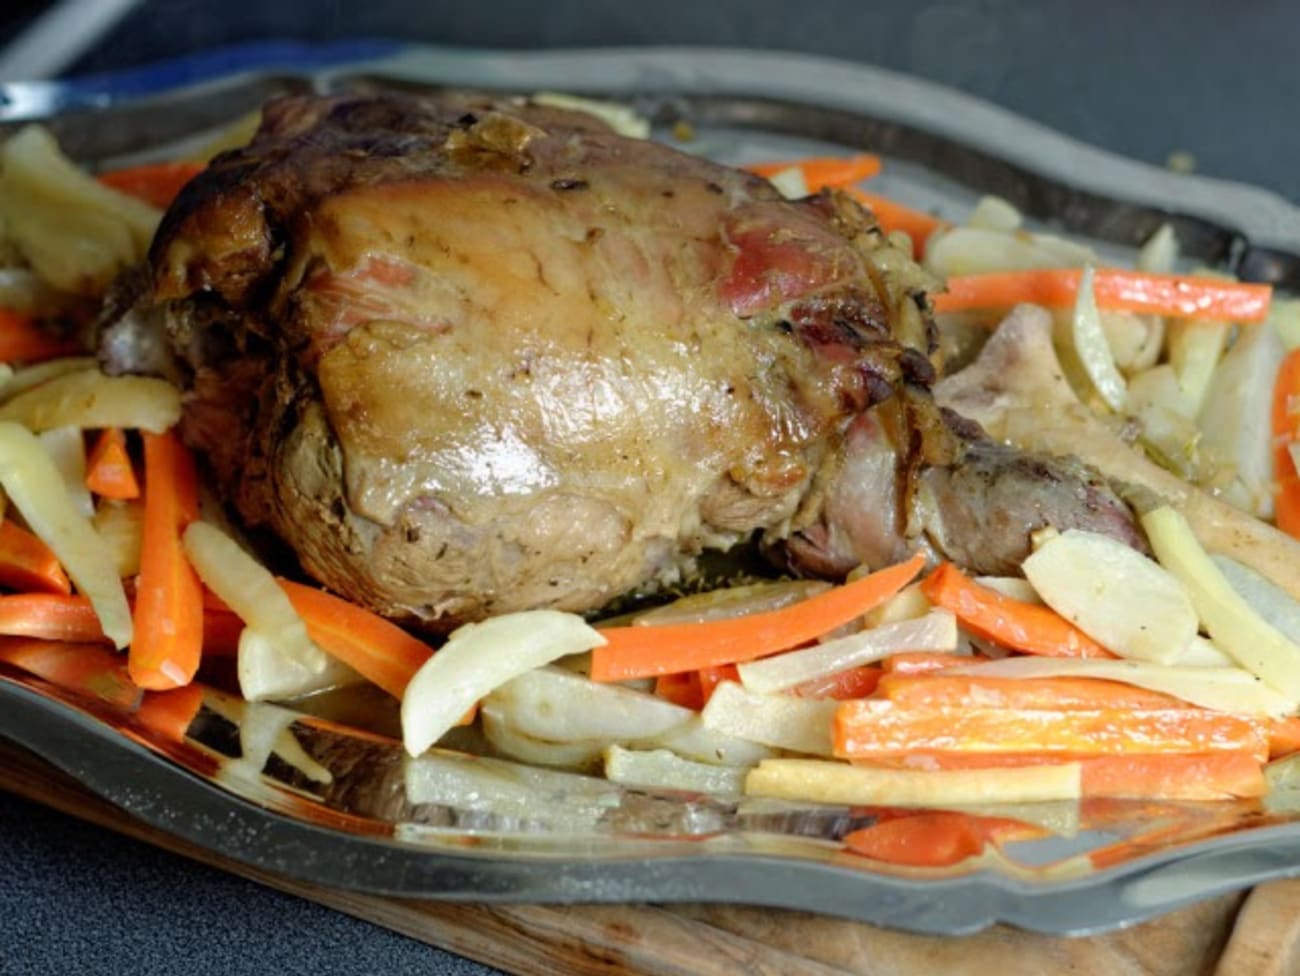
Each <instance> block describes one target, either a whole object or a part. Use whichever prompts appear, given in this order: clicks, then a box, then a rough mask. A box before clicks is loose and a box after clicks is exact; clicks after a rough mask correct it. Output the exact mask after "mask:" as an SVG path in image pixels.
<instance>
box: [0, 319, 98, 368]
mask: <svg viewBox="0 0 1300 976" xmlns="http://www.w3.org/2000/svg"><path fill="white" fill-rule="evenodd" d="M80 351H81V345H80V344H79V343H77V342H74V341H72V340H70V339H60V338H58V337H57V336H52V335H50V334H49V333H47V332H46V331H45V330H44V329H42V328H41V327H40V326H39V325H38V324H37V322H36V320H35V319H34V318H32V317H31V316H30V315H24V314H23V313H22V312H16V311H14V310H13V309H9V308H0V362H3V363H11V362H20V363H34V362H38V361H39V360H42V359H53V358H55V357H56V356H72V355H75V354H76V353H78V352H80Z"/></svg>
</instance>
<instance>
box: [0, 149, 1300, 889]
mask: <svg viewBox="0 0 1300 976" xmlns="http://www.w3.org/2000/svg"><path fill="white" fill-rule="evenodd" d="M882 165H883V164H882V162H881V160H880V159H879V158H877V157H875V156H870V155H859V156H855V157H846V158H843V159H838V158H835V159H832V158H825V159H809V160H802V161H795V162H790V163H786V162H777V163H763V164H755V165H754V166H753V167H752V170H753V171H754V172H756V173H759V174H760V175H763V176H765V177H767V178H769V179H770V180H771V181H772V182H773V184H775V185H776V186H777V187H778V188H779V189H780V190H781V192H782V193H783V194H785V195H786V196H788V197H792V198H798V197H803V196H805V195H807V194H809V193H813V192H817V191H820V190H822V189H824V188H827V187H830V188H839V189H840V190H842V192H845V193H848V194H850V195H852V196H855V197H857V198H858V199H859V200H860V201H861V202H863V203H864V204H865V205H866V206H867V207H868V208H870V209H871V211H872V212H873V213H874V215H875V218H876V219H877V220H878V221H879V224H880V226H881V228H882V229H883V230H884V231H885V232H886V233H888V234H890V235H892V236H893V239H894V240H895V241H896V242H898V243H901V244H903V245H905V246H907V247H910V248H911V250H912V252H913V253H914V255H915V256H916V257H917V259H918V260H920V261H921V263H922V265H923V266H924V267H925V268H926V269H927V270H928V271H930V272H932V273H933V274H935V275H937V276H939V277H941V278H942V279H943V280H945V281H946V290H944V291H942V292H940V293H938V294H936V295H934V296H932V298H933V307H934V310H935V312H936V313H937V314H938V317H939V318H938V321H939V325H940V329H941V333H942V337H943V347H944V351H945V353H946V354H947V356H948V358H949V363H950V366H951V368H952V374H953V375H952V376H950V378H949V379H948V380H945V381H944V382H942V383H940V384H939V386H938V387H937V388H936V396H937V398H938V400H939V402H940V403H941V404H945V405H955V406H957V407H958V408H959V409H962V410H963V411H965V412H968V413H969V415H971V416H973V417H974V419H977V420H979V421H980V422H982V423H983V424H984V426H985V428H986V430H988V432H989V433H990V434H992V435H993V436H994V437H995V438H997V439H999V440H1002V441H1003V442H1005V443H1008V444H1013V445H1016V446H1018V447H1024V448H1027V449H1040V450H1041V449H1046V450H1051V451H1055V452H1056V453H1061V454H1065V453H1078V454H1079V456H1081V457H1083V459H1084V460H1085V461H1087V462H1088V463H1090V464H1092V465H1094V466H1096V467H1097V468H1098V469H1099V470H1101V471H1102V473H1103V474H1105V475H1107V476H1108V477H1110V478H1112V479H1114V480H1115V481H1117V482H1123V483H1124V484H1125V486H1126V487H1127V488H1130V489H1133V493H1134V497H1133V498H1126V500H1127V501H1129V503H1130V504H1132V505H1133V506H1134V507H1135V508H1136V509H1137V510H1138V511H1139V512H1140V515H1141V517H1140V524H1141V528H1142V531H1143V533H1144V534H1145V541H1146V543H1147V544H1148V545H1149V551H1141V550H1140V549H1139V548H1134V547H1131V546H1129V545H1127V544H1125V543H1124V542H1122V541H1119V540H1118V539H1116V538H1114V537H1112V536H1111V535H1106V534H1102V533H1099V532H1092V531H1087V530H1083V529H1077V528H1068V529H1065V530H1063V531H1057V530H1054V529H1051V528H1048V529H1045V530H1042V531H1040V532H1038V533H1037V534H1036V536H1035V538H1034V545H1033V551H1032V553H1031V554H1030V555H1029V556H1028V558H1025V559H1024V560H1023V561H1022V562H1021V564H1020V565H1019V567H1018V571H1017V572H1015V573H1013V574H1007V575H999V576H976V575H974V574H971V573H969V572H968V571H967V570H966V569H965V568H964V567H962V566H959V565H957V564H956V563H955V562H953V561H951V560H948V559H942V558H936V557H935V555H934V553H931V552H926V553H922V552H917V553H916V554H914V555H911V556H910V558H906V559H902V560H900V561H897V562H896V563H894V564H893V565H887V566H883V567H879V568H876V569H875V570H874V571H866V570H865V569H860V570H857V571H854V572H853V573H851V574H850V575H849V578H848V579H847V580H846V581H844V582H842V583H839V584H834V585H833V584H831V583H826V582H820V581H812V580H791V579H778V580H772V581H765V582H755V583H749V584H745V585H737V586H733V587H729V588H724V589H720V590H715V591H712V592H708V593H703V594H696V595H692V596H687V597H683V598H681V599H678V600H676V601H675V602H672V603H668V604H665V605H662V606H659V607H656V608H654V609H650V610H645V611H641V612H638V613H635V614H631V615H625V616H623V617H620V618H618V619H606V620H601V619H591V620H588V619H584V618H583V617H580V616H577V615H575V614H572V613H565V612H561V611H558V610H550V609H541V610H523V611H520V612H516V613H508V614H503V615H500V616H496V617H493V618H490V619H488V620H485V621H482V622H479V623H471V624H466V625H464V626H462V627H460V628H459V629H458V630H455V631H454V632H453V633H451V634H450V636H449V637H448V638H447V639H446V640H445V642H441V643H440V644H439V645H438V646H435V642H432V641H430V640H428V639H426V638H423V637H417V636H414V635H413V634H412V633H411V632H408V630H406V629H403V628H402V627H400V626H398V625H397V624H395V623H393V622H390V621H389V620H386V619H384V618H382V617H380V616H378V615H377V614H375V613H373V612H371V611H370V610H367V609H364V608H362V607H361V606H359V605H357V604H356V603H353V602H350V601H348V600H345V599H342V598H341V597H339V596H336V595H334V594H332V593H330V592H327V591H326V590H324V589H322V588H320V587H318V586H316V585H311V584H308V583H304V582H301V581H298V580H294V579H288V578H284V577H281V576H277V575H276V574H275V573H273V572H272V569H271V568H268V566H267V565H266V564H265V563H264V562H263V561H262V560H261V559H259V558H258V556H256V555H255V554H254V553H255V549H254V548H253V547H252V546H250V545H249V543H248V542H247V540H246V539H245V538H244V537H243V535H242V534H241V531H240V529H239V528H238V526H236V525H234V524H232V523H231V522H229V521H228V520H227V518H226V517H225V515H224V513H223V509H222V506H221V505H220V504H219V503H218V502H217V501H216V500H215V499H214V498H213V497H212V496H211V495H210V494H209V492H207V490H206V489H205V483H204V474H203V469H202V465H201V461H202V459H198V461H197V462H196V459H195V457H193V456H192V455H191V453H190V451H189V450H188V449H187V448H186V446H185V445H184V444H183V443H182V440H181V438H180V436H179V434H178V431H177V423H178V421H179V418H180V416H181V411H182V402H181V396H180V394H179V393H178V391H177V389H176V388H175V387H174V386H173V385H172V384H171V383H169V382H167V381H165V380H163V379H158V378H152V377H144V376H109V375H105V374H104V373H103V372H101V370H100V368H99V367H98V365H97V363H96V360H95V359H94V358H90V357H91V355H92V354H93V352H94V350H93V349H90V348H89V347H88V345H87V344H86V343H85V342H84V341H83V336H85V335H87V334H89V332H90V328H89V326H90V323H91V321H92V320H93V317H94V315H95V314H96V308H97V305H98V302H99V301H100V300H101V299H102V298H103V296H104V295H105V294H106V293H107V292H108V291H109V289H110V286H111V285H112V283H113V282H114V280H115V279H116V278H117V277H118V276H119V275H120V274H122V273H123V272H126V271H129V269H131V268H132V267H134V266H135V265H137V264H138V263H139V262H140V261H141V260H142V259H143V257H144V255H145V251H146V249H147V247H148V245H149V241H150V239H151V237H152V235H153V232H154V229H155V228H156V226H157V224H158V221H159V219H160V217H161V208H164V207H166V206H167V204H168V203H169V201H170V200H171V199H172V198H173V197H174V195H175V194H176V193H177V192H178V191H179V189H180V188H181V187H182V186H183V185H184V183H185V182H186V181H187V180H188V179H190V178H191V177H192V176H193V175H194V174H196V173H197V172H199V171H201V170H202V167H203V162H202V161H194V160H175V161H170V162H167V163H165V164H158V165H149V166H143V167H137V168H133V169H130V170H125V171H116V172H110V173H104V174H100V175H99V176H98V177H97V178H92V177H91V176H89V175H86V174H85V173H83V172H82V171H81V170H79V169H78V168H77V167H76V166H74V165H73V164H72V163H70V162H69V161H67V160H66V159H65V158H64V157H63V156H62V155H61V153H60V152H59V150H58V147H57V146H56V145H55V144H54V142H53V140H52V139H51V137H50V136H49V135H48V134H47V133H45V132H43V131H42V130H40V129H37V128H29V129H24V130H22V131H20V132H18V133H16V134H15V135H13V136H11V137H10V138H9V139H8V140H7V141H6V142H5V143H4V144H3V146H2V147H0V264H2V265H3V267H0V362H3V363H4V365H3V367H0V370H2V373H3V377H2V380H0V486H2V487H3V491H4V500H5V508H4V517H3V521H0V589H2V590H3V594H0V661H2V662H4V663H5V664H7V665H10V666H12V667H14V668H17V669H20V670H22V671H26V672H29V673H31V674H34V675H36V676H38V677H39V678H41V679H43V680H45V681H47V682H49V683H50V684H52V685H55V686H58V687H60V688H62V689H64V690H66V691H67V692H69V693H73V694H76V695H80V696H84V697H87V698H89V699H92V700H94V701H96V702H99V703H100V704H102V705H104V706H106V707H112V708H115V709H119V710H125V711H127V712H129V713H130V714H131V715H132V716H133V719H134V722H135V724H136V725H137V726H138V728H139V730H140V732H141V734H142V735H144V736H147V737H148V736H154V737H162V738H165V739H171V740H179V739H180V738H182V737H183V735H184V732H185V729H186V727H187V726H188V724H189V723H190V721H191V720H192V719H193V717H194V716H195V715H196V714H197V712H198V710H199V709H200V708H201V707H202V704H203V701H204V696H205V693H209V694H210V688H211V687H213V683H214V682H215V683H216V686H217V687H218V688H219V687H220V684H221V681H222V679H221V677H220V675H222V674H224V673H231V672H233V674H234V676H235V683H236V684H237V689H232V688H229V687H228V688H227V689H226V690H227V691H230V690H237V691H238V692H239V694H241V695H242V697H243V698H244V699H246V700H248V701H253V702H258V701H274V702H280V703H288V704H289V706H290V707H310V704H309V703H310V696H312V695H313V694H315V693H318V692H321V691H323V690H326V689H331V688H336V687H339V686H343V685H348V684H356V683H360V682H368V683H371V684H373V685H375V686H377V687H378V688H380V689H382V690H383V691H384V692H386V693H387V695H388V696H390V697H391V698H392V699H393V700H394V703H396V702H400V719H401V731H402V736H403V739H404V744H405V747H406V749H407V751H408V752H409V753H410V755H412V756H428V757H430V759H431V761H434V765H426V766H421V767H420V768H419V770H418V771H417V772H413V773H412V780H411V789H412V790H416V791H417V792H422V795H436V796H438V797H439V798H441V799H442V801H443V802H450V801H448V800H447V799H446V796H447V794H446V789H447V788H449V787H447V784H448V783H453V782H455V781H456V780H455V775H458V774H455V773H454V772H453V771H452V767H450V766H448V767H447V772H446V776H447V777H449V778H448V779H446V780H445V782H443V783H442V785H441V786H439V785H438V784H437V783H435V782H434V781H433V780H431V779H429V778H430V777H434V778H435V779H436V777H437V776H438V775H440V774H438V773H437V769H438V768H440V767H437V765H436V761H437V760H438V757H439V756H440V755H441V753H439V752H438V750H437V745H438V743H439V742H440V741H442V740H443V739H444V737H445V736H447V735H448V734H449V733H451V734H453V735H455V734H456V732H454V731H453V730H457V729H459V730H460V732H461V733H463V732H464V729H465V727H467V726H471V725H473V726H476V727H477V729H478V731H479V732H480V733H481V740H482V741H483V742H484V743H486V748H487V750H488V751H490V752H491V753H492V754H494V755H496V756H498V757H504V758H509V759H515V760H518V761H520V762H523V763H528V764H533V765H537V766H544V767H555V768H561V769H568V770H576V771H582V772H586V773H601V774H603V775H604V776H605V777H607V778H608V779H609V780H612V781H614V782H616V783H621V784H625V785H628V786H633V787H641V788H649V789H659V790H683V791H688V792H708V793H718V794H724V795H733V794H749V795H756V796H767V797H780V798H789V799H797V800H806V801H815V802H827V803H835V804H851V805H872V806H880V807H889V808H895V813H894V814H891V815H890V816H882V817H881V818H880V820H879V822H877V823H876V824H875V825H874V826H872V827H869V828H866V829H864V830H862V831H859V832H857V833H855V834H852V835H850V837H848V838H846V841H845V843H846V845H847V846H848V847H849V849H851V850H854V851H856V852H858V853H859V854H862V855H864V856H866V857H870V858H874V859H877V860H880V861H886V862H894V863H904V864H911V865H919V866H942V865H945V864H951V863H955V862H957V861H960V860H963V859H965V858H968V857H971V856H975V855H978V854H979V853H980V852H981V851H982V850H983V849H984V847H985V845H986V844H987V843H988V842H990V841H1000V840H1005V839H1007V838H1017V837H1023V836H1032V835H1033V832H1034V829H1035V828H1034V827H1033V826H1031V825H1027V824H1026V823H1025V822H1024V821H1023V820H1021V819H1017V818H1016V817H1014V816H1006V817H1001V816H988V815H981V816H975V815H972V814H969V813H955V812H951V810H950V811H946V812H932V813H924V814H921V813H916V812H914V809H913V808H934V807H937V808H953V809H957V808H962V807H967V806H970V805H974V804H988V803H994V804H1018V803H1031V802H1038V801H1050V800H1065V801H1073V800H1079V799H1081V798H1095V797H1144V798H1152V799H1161V800H1179V801H1183V800H1186V801H1218V800H1260V799H1262V798H1265V797H1267V795H1268V794H1269V792H1270V784H1271V783H1274V782H1276V783H1279V784H1284V785H1285V784H1289V783H1290V781H1291V779H1292V778H1293V776H1294V773H1295V770H1294V769H1293V768H1292V767H1293V766H1294V765H1295V763H1297V762H1300V759H1297V758H1296V757H1297V756H1300V714H1298V713H1300V561H1296V553H1297V552H1300V548H1297V545H1296V543H1295V541H1294V540H1295V538H1298V537H1300V474H1297V470H1298V468H1300V306H1298V305H1297V304H1296V303H1294V302H1293V301H1292V300H1290V299H1285V298H1282V297H1279V296H1275V295H1273V294H1272V291H1271V289H1270V288H1268V287H1266V286H1261V285H1257V284H1248V283H1242V282H1238V281H1234V280H1232V279H1231V278H1229V277H1227V276H1225V275H1223V274H1222V273H1220V272H1217V271H1214V270H1212V269H1186V268H1185V267H1184V265H1185V262H1184V261H1183V260H1182V259H1181V257H1180V255H1179V250H1178V243H1177V241H1176V239H1175V238H1174V235H1173V233H1172V231H1171V230H1170V228H1168V227H1165V228H1162V229H1161V230H1160V231H1159V232H1157V233H1156V234H1155V235H1154V236H1153V237H1152V238H1151V239H1150V240H1149V241H1148V242H1147V243H1146V245H1145V246H1144V247H1143V248H1142V249H1141V251H1140V253H1139V254H1138V255H1137V258H1136V262H1135V266H1134V267H1121V266H1117V265H1116V263H1115V262H1114V261H1110V262H1107V261H1105V260H1103V259H1102V257H1101V256H1099V255H1098V254H1097V253H1095V252H1094V251H1093V250H1091V249H1090V248H1089V247H1088V246H1087V245H1086V244H1083V243H1080V242H1076V241H1071V240H1066V239H1063V238H1060V237H1056V236H1053V235H1050V234H1046V233H1041V232H1038V231H1034V230H1030V229H1028V228H1026V227H1025V226H1024V223H1023V220H1022V218H1021V216H1020V214H1018V213H1017V212H1016V211H1015V210H1014V208H1012V207H1011V206H1010V205H1009V204H1007V203H1006V202H1005V201H1000V200H996V199H991V198H990V199H986V200H984V201H982V202H981V203H980V204H979V205H978V206H977V207H976V208H975V209H974V210H973V212H972V213H971V214H970V215H969V217H968V219H967V220H966V221H965V222H963V223H961V224H950V223H948V222H945V221H941V220H938V219H936V218H934V217H933V216H931V215H929V214H926V213H921V212H917V211H914V210H911V209H909V208H907V207H904V206H903V205H901V204H899V203H897V202H895V201H890V200H886V199H883V198H881V197H879V196H877V195H874V194H872V193H869V192H867V191H866V190H863V189H862V188H861V186H860V185H859V184H862V183H864V182H868V181H869V180H870V179H871V178H873V177H874V176H875V175H876V174H877V173H878V172H879V171H880V170H881V168H882ZM868 185H869V183H868ZM999 357H1001V358H999ZM946 398H947V399H946ZM1270 526H1275V527H1276V529H1278V530H1281V532H1280V533H1279V532H1277V531H1274V529H1273V528H1270ZM1288 535H1289V536H1290V537H1291V538H1290V539H1289V540H1288V538H1287V536H1288ZM232 666H233V667H232ZM214 700H215V699H214ZM295 703H296V704H295ZM430 750H434V751H433V752H430ZM1285 789H1287V790H1289V789H1291V787H1290V786H1289V785H1285ZM453 792H454V791H453ZM1008 809H1010V808H1009V807H1008ZM903 810H909V811H912V812H907V813H906V814H904V813H902V812H899V811H903Z"/></svg>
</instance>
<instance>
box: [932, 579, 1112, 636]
mask: <svg viewBox="0 0 1300 976" xmlns="http://www.w3.org/2000/svg"><path fill="white" fill-rule="evenodd" d="M921 588H922V590H923V591H924V593H925V595H926V596H927V597H928V598H929V599H930V602H932V603H934V604H935V605H936V606H940V607H943V608H945V609H947V610H950V611H952V613H954V614H956V616H957V619H958V620H959V621H961V623H962V625H963V626H964V627H966V629H967V630H969V631H970V632H971V633H973V634H976V635H978V636H980V637H984V638H987V639H988V640H993V641H997V642H998V643H999V644H1002V645H1003V646H1005V647H1009V648H1011V649H1012V650H1017V651H1023V652H1025V653H1026V654H1041V655H1044V656H1046V657H1113V656H1114V655H1112V654H1111V653H1110V651H1108V650H1106V648H1104V647H1102V646H1101V645H1100V644H1098V643H1097V642H1096V641H1095V640H1093V639H1092V638H1091V637H1089V636H1088V635H1087V634H1085V633H1084V632H1083V631H1081V630H1080V629H1079V628H1078V627H1075V626H1074V625H1073V624H1071V623H1070V622H1069V621H1068V620H1066V619H1065V618H1064V617H1062V616H1061V615H1060V614H1058V613H1057V612H1056V611H1055V610H1052V609H1050V608H1048V607H1045V606H1039V605H1038V604H1033V603H1021V602H1020V601H1019V600H1012V599H1011V598H1009V597H1005V596H1003V595H1002V594H1001V593H998V592H996V591H994V590H991V589H988V588H987V587H983V586H980V585H979V584H978V583H975V582H974V581H972V580H971V579H970V578H968V577H967V576H966V575H965V574H964V573H963V572H962V571H961V570H960V569H958V568H957V567H956V566H955V565H954V564H953V563H943V564H942V565H940V566H939V568H938V569H936V570H935V571H934V572H932V573H931V574H930V575H929V576H927V577H926V578H925V580H924V582H922V584H921Z"/></svg>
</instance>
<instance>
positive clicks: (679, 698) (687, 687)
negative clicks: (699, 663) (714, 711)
mask: <svg viewBox="0 0 1300 976" xmlns="http://www.w3.org/2000/svg"><path fill="white" fill-rule="evenodd" d="M655 694H656V695H657V696H658V697H660V698H662V699H663V700H664V701H670V702H672V703H673V704H674V705H681V706H682V708H689V709H691V710H692V711H696V712H698V711H699V710H700V709H702V708H703V707H704V692H703V691H702V690H701V688H700V672H698V671H683V672H681V673H680V674H661V675H659V677H657V678H655Z"/></svg>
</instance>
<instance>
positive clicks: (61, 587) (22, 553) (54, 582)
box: [0, 519, 72, 593]
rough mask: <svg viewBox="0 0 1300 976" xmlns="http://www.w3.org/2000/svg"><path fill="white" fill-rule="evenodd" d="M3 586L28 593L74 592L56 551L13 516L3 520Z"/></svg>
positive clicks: (0, 582)
mask: <svg viewBox="0 0 1300 976" xmlns="http://www.w3.org/2000/svg"><path fill="white" fill-rule="evenodd" d="M0 586H6V587H8V588H9V589H11V590H19V591H21V592H24V593H31V592H36V593H71V592H72V583H71V582H69V580H68V574H67V573H65V572H64V571H63V567H62V566H60V565H59V557H58V556H56V555H54V552H53V550H51V549H50V547H49V546H47V545H46V544H45V543H44V542H42V541H41V540H40V539H38V538H37V537H36V536H34V535H33V534H32V533H30V532H28V531H27V530H26V529H24V528H20V527H19V526H18V525H15V524H14V523H13V522H12V521H11V520H9V519H4V520H0Z"/></svg>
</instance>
